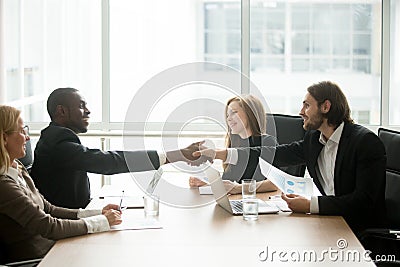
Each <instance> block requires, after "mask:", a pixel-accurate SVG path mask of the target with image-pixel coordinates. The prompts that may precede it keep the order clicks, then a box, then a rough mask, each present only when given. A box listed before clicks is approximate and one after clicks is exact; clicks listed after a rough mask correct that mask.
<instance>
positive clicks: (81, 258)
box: [39, 172, 375, 267]
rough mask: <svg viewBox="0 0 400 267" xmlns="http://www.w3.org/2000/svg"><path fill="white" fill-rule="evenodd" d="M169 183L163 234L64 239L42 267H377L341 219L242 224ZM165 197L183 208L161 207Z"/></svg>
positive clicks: (132, 212)
mask: <svg viewBox="0 0 400 267" xmlns="http://www.w3.org/2000/svg"><path fill="white" fill-rule="evenodd" d="M139 176H142V177H139V178H140V179H143V180H146V179H147V181H148V180H149V179H150V178H149V177H151V175H150V174H149V172H144V173H141V174H139ZM144 184H145V183H144ZM170 184H171V183H169V182H167V181H164V180H161V181H160V184H159V185H158V186H157V189H159V190H158V191H157V193H158V194H160V196H161V203H160V213H159V216H158V218H157V221H158V222H159V224H160V225H161V227H162V228H159V229H140V230H123V231H110V232H104V233H96V234H89V235H84V236H79V237H73V238H67V239H63V240H59V241H57V242H56V244H55V245H54V247H53V248H52V249H51V250H50V251H49V253H48V254H47V255H46V256H45V257H44V259H43V260H42V262H41V263H40V264H39V266H40V267H46V266H61V267H62V266H74V267H78V266H202V267H205V266H283V265H285V266H288V265H295V266H314V265H320V266H375V264H374V263H373V261H371V260H370V259H369V258H368V257H367V255H368V253H367V252H366V251H365V250H364V248H363V247H362V245H361V244H360V242H359V241H358V240H357V238H356V236H355V235H354V234H353V232H352V231H351V230H350V228H349V226H348V225H347V224H346V222H345V221H344V219H343V218H342V217H340V216H319V215H310V214H296V213H291V212H279V213H277V214H268V215H259V218H258V220H256V221H245V220H243V218H242V216H233V215H231V214H230V213H228V212H226V211H225V210H224V209H222V208H221V207H220V206H218V205H216V202H215V201H214V198H213V196H212V195H200V194H199V190H198V189H197V188H196V189H190V188H178V187H176V190H175V191H174V192H170V191H171V188H169V187H168V186H169V185H170ZM163 188H164V189H167V192H166V191H165V190H163ZM168 191H169V194H168V195H172V198H173V199H175V200H180V201H181V203H183V205H181V206H179V205H178V204H176V203H179V201H178V202H176V203H173V202H174V201H171V199H169V200H168V202H165V201H163V199H164V198H163V193H164V194H167V193H168ZM276 194H277V192H271V193H262V194H258V195H257V196H258V197H259V198H262V199H264V200H267V199H268V197H269V196H271V195H276ZM231 198H238V196H231ZM183 200H185V201H183ZM171 203H173V204H171ZM124 217H125V218H129V220H135V219H137V220H139V221H140V220H144V211H143V209H127V210H125V211H123V219H124Z"/></svg>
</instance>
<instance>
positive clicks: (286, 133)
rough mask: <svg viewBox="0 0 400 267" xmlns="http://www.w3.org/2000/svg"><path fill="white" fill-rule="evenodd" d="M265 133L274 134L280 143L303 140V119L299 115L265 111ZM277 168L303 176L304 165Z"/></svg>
mask: <svg viewBox="0 0 400 267" xmlns="http://www.w3.org/2000/svg"><path fill="white" fill-rule="evenodd" d="M274 127H275V129H274ZM267 134H269V135H273V136H275V137H276V139H277V141H278V144H280V145H283V144H290V143H292V142H294V141H300V140H303V138H304V134H305V130H304V129H303V119H302V118H301V117H300V116H291V115H282V114H270V113H267ZM279 169H281V170H282V171H284V172H286V173H288V174H291V175H294V176H299V177H303V176H304V173H305V171H306V165H297V166H288V167H280V168H279Z"/></svg>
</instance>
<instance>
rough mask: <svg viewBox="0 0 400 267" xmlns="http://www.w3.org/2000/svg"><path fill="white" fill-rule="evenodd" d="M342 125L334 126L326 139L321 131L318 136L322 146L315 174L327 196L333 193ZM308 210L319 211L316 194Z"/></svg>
mask: <svg viewBox="0 0 400 267" xmlns="http://www.w3.org/2000/svg"><path fill="white" fill-rule="evenodd" d="M343 127H344V122H342V123H341V124H340V125H339V127H337V128H336V130H335V131H334V132H333V134H332V135H331V137H330V138H329V139H328V140H326V139H325V137H324V135H323V134H322V133H321V135H320V137H319V142H320V143H321V144H323V145H324V147H323V148H322V150H321V153H320V154H319V156H318V159H317V168H318V169H317V175H318V176H320V177H318V179H319V182H320V183H321V186H322V189H324V192H325V194H326V195H327V196H334V195H335V183H334V178H335V163H336V155H337V151H338V147H339V142H340V138H341V136H342V132H343ZM318 172H319V173H318ZM310 212H311V213H319V206H318V197H316V196H313V197H311V204H310Z"/></svg>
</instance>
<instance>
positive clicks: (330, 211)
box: [235, 123, 386, 232]
mask: <svg viewBox="0 0 400 267" xmlns="http://www.w3.org/2000/svg"><path fill="white" fill-rule="evenodd" d="M319 136H320V132H319V131H308V132H307V133H306V134H305V137H304V140H302V141H300V142H294V143H292V144H288V145H280V146H277V147H276V149H274V148H271V147H257V148H247V149H241V150H239V151H238V152H239V153H238V154H239V164H237V165H236V166H235V167H236V168H238V171H240V169H241V168H246V167H245V166H243V165H242V164H241V163H240V161H241V159H243V158H244V159H245V158H246V157H248V155H249V154H250V155H251V154H256V155H260V153H261V157H262V158H265V159H266V160H268V161H269V162H271V161H272V158H273V164H274V165H275V166H278V167H279V166H290V165H298V164H306V165H307V169H308V171H309V173H310V175H311V177H312V178H313V180H314V183H315V184H316V186H317V187H318V189H319V190H320V191H321V193H322V194H323V196H320V197H318V204H319V214H321V215H340V216H343V217H344V218H345V220H346V221H347V223H348V224H349V225H350V226H351V227H352V229H353V230H354V231H355V232H359V231H360V230H363V229H365V228H370V227H379V226H382V224H384V222H385V215H386V213H385V205H384V200H385V168H386V153H385V148H384V146H383V144H382V142H381V141H380V139H379V138H378V136H376V135H375V134H374V133H373V132H371V131H370V130H368V129H366V128H365V127H362V126H360V125H357V124H349V123H345V125H344V128H343V132H342V136H341V138H340V142H339V147H338V151H337V156H336V162H335V170H334V188H335V196H327V195H326V194H325V192H324V190H323V189H322V187H321V183H320V181H319V180H318V177H317V173H316V166H317V159H318V156H319V154H320V152H321V150H322V147H323V145H322V144H321V143H320V142H319Z"/></svg>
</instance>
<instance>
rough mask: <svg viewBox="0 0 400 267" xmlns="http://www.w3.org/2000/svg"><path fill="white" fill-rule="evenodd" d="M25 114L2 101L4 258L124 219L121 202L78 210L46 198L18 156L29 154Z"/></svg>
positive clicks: (39, 250) (33, 253)
mask: <svg viewBox="0 0 400 267" xmlns="http://www.w3.org/2000/svg"><path fill="white" fill-rule="evenodd" d="M20 113H21V112H20V111H19V110H17V109H16V108H14V107H10V106H4V105H0V134H1V138H0V229H2V231H0V246H1V247H2V250H5V257H6V258H5V259H2V260H3V261H4V263H6V262H10V261H21V260H28V259H34V258H40V257H43V256H44V255H45V254H46V253H47V252H48V251H49V249H50V248H51V247H52V245H53V244H54V241H55V240H58V239H62V238H66V237H71V236H77V235H83V234H88V233H94V232H102V231H107V230H109V229H110V226H112V225H117V224H120V223H121V222H122V221H121V212H120V211H119V206H118V205H112V204H109V205H107V206H105V207H104V208H103V209H102V210H82V209H79V210H77V209H76V210H74V209H66V208H60V207H56V206H53V205H52V204H50V203H49V202H47V201H46V200H45V199H44V198H43V196H42V195H41V194H40V193H39V191H38V190H37V189H36V187H35V185H34V183H33V181H32V179H31V178H30V176H29V174H28V172H27V171H26V169H25V168H24V166H23V165H22V164H21V163H20V162H19V161H18V159H19V158H22V157H24V156H25V153H26V152H25V150H26V147H25V146H26V142H27V141H28V140H29V139H30V138H29V135H28V128H27V126H25V125H24V122H23V120H22V118H21V117H20ZM0 264H1V262H0Z"/></svg>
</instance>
